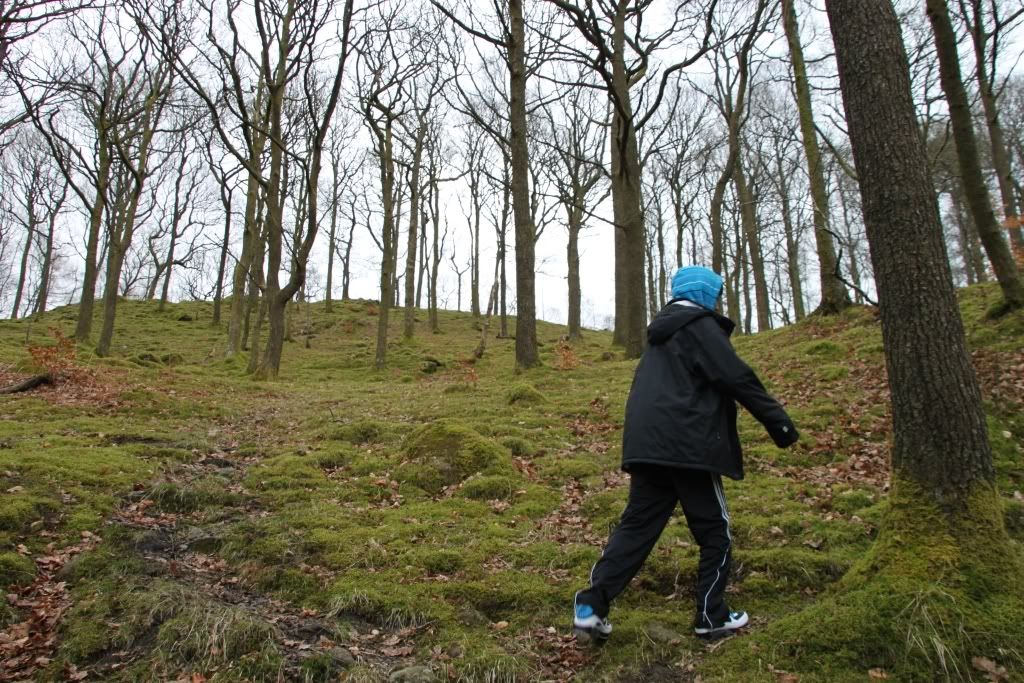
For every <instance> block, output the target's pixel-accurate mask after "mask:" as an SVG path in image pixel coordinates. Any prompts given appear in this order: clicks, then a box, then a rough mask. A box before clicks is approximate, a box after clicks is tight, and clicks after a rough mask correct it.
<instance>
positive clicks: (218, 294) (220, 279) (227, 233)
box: [210, 184, 232, 325]
mask: <svg viewBox="0 0 1024 683" xmlns="http://www.w3.org/2000/svg"><path fill="white" fill-rule="evenodd" d="M231 195H232V192H231V190H230V189H228V188H227V187H225V185H224V184H222V185H221V187H220V198H221V205H222V206H223V207H224V236H223V237H222V238H221V240H222V241H221V245H220V260H218V262H217V283H216V285H215V289H214V292H213V318H212V319H211V321H210V324H211V325H220V315H221V306H222V302H223V300H224V273H225V272H227V265H228V244H229V243H230V241H231Z"/></svg>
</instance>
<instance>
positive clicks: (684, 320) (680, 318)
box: [647, 299, 736, 345]
mask: <svg viewBox="0 0 1024 683" xmlns="http://www.w3.org/2000/svg"><path fill="white" fill-rule="evenodd" d="M678 301H680V299H673V300H672V301H670V302H669V303H668V304H667V305H666V306H665V308H663V309H661V311H660V312H659V313H658V315H656V316H655V317H654V320H652V321H651V324H650V325H648V326H647V343H648V344H652V345H657V344H664V343H665V342H667V341H668V340H669V339H671V338H672V335H673V334H675V333H676V332H677V331H678V330H680V329H681V328H683V327H686V326H687V325H689V324H690V323H692V322H693V321H694V320H697V319H698V318H703V317H705V316H711V317H712V318H714V319H715V322H716V323H718V325H719V326H720V327H721V328H722V329H723V330H724V331H725V333H726V334H727V335H728V334H732V331H733V328H734V327H736V325H735V324H734V323H733V322H732V321H731V320H729V319H728V318H726V317H725V316H722V315H718V314H717V313H715V312H714V311H709V310H708V309H706V308H703V307H698V306H687V305H685V304H683V305H679V304H678V303H677V302H678Z"/></svg>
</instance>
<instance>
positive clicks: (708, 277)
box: [672, 266, 722, 310]
mask: <svg viewBox="0 0 1024 683" xmlns="http://www.w3.org/2000/svg"><path fill="white" fill-rule="evenodd" d="M721 293H722V276H721V275H719V274H718V273H716V272H715V271H713V270H711V269H710V268H705V267H703V266H686V267H685V268H680V269H679V270H677V271H676V274H675V275H673V276H672V298H673V299H686V300H687V301H692V302H693V303H695V304H699V305H700V306H703V307H704V308H707V309H709V310H713V309H714V308H715V304H716V303H717V302H718V297H719V295H720V294H721Z"/></svg>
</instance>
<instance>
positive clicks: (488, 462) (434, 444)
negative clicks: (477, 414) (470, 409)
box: [396, 420, 512, 493]
mask: <svg viewBox="0 0 1024 683" xmlns="http://www.w3.org/2000/svg"><path fill="white" fill-rule="evenodd" d="M404 452H405V456H406V459H407V463H406V464H405V465H403V466H402V467H400V468H399V469H398V471H397V473H396V478H398V480H399V481H408V482H411V483H413V484H415V485H416V486H419V487H420V488H422V489H424V490H425V491H428V492H430V493H438V492H439V491H440V490H441V489H442V488H444V487H445V486H450V485H452V484H455V483H458V482H460V481H462V480H464V479H466V478H467V477H468V476H469V475H471V474H474V473H476V472H483V473H486V474H503V473H511V471H512V466H511V465H512V464H511V460H510V458H509V455H508V452H507V451H506V450H505V449H503V448H502V447H501V446H499V445H498V444H496V443H494V442H493V441H490V440H488V439H485V438H484V437H482V436H480V434H478V433H477V432H475V431H473V430H472V429H470V428H469V427H467V426H465V425H462V424H459V423H457V422H452V421H446V420H440V421H438V422H434V423H432V424H429V425H424V426H422V427H420V428H419V429H418V430H416V431H415V432H413V433H412V434H411V435H410V436H409V439H408V441H407V442H406V444H405V448H404Z"/></svg>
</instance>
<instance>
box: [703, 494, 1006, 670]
mask: <svg viewBox="0 0 1024 683" xmlns="http://www.w3.org/2000/svg"><path fill="white" fill-rule="evenodd" d="M924 500H925V498H924V496H923V494H920V492H919V491H918V490H917V489H916V488H915V487H914V486H913V485H912V484H910V483H908V482H906V481H902V480H897V481H896V482H894V489H893V493H892V494H891V498H890V511H889V513H888V515H887V516H886V518H885V522H884V525H883V528H882V530H881V532H880V534H879V537H878V540H877V541H876V542H875V544H874V545H873V546H872V548H871V550H870V551H869V552H868V553H867V554H866V555H865V556H864V557H863V558H862V559H861V560H860V561H859V562H857V563H856V564H855V565H854V566H853V568H852V569H851V570H850V571H849V572H848V573H847V574H846V575H845V576H844V577H843V578H842V579H841V580H840V581H839V582H838V583H837V584H836V586H835V587H834V588H833V589H832V590H831V591H829V592H828V593H826V594H825V595H824V596H823V597H822V598H821V599H820V600H819V601H817V602H816V603H814V604H813V605H811V606H810V607H808V608H807V609H805V610H803V611H801V612H798V613H796V614H794V615H791V616H789V617H786V618H784V619H781V620H779V621H778V622H776V623H774V624H772V625H770V626H769V627H768V628H767V629H765V630H764V631H762V632H760V633H758V634H756V635H755V636H754V637H752V638H744V639H741V640H739V641H737V642H736V643H735V644H734V645H733V646H732V647H731V648H730V649H729V651H728V652H726V653H725V654H724V656H723V657H722V659H721V660H719V661H718V662H716V663H715V665H714V666H713V669H714V671H713V672H709V673H713V675H714V679H715V680H726V681H732V680H737V681H738V680H744V681H746V680H761V679H764V680H774V674H773V673H772V671H780V670H782V671H787V672H793V673H794V674H795V675H797V676H799V679H800V680H801V681H803V680H821V681H835V680H854V679H855V678H856V677H857V676H858V675H859V676H860V678H859V679H858V680H864V677H865V676H866V675H867V672H868V671H869V670H872V669H875V670H881V671H883V672H885V673H886V675H887V677H888V678H890V679H892V680H899V681H922V682H923V681H935V680H974V679H975V678H977V677H978V676H976V674H977V673H978V672H977V671H976V670H975V666H974V664H973V663H972V659H974V658H977V657H984V658H987V659H989V660H991V661H994V662H996V664H997V665H998V666H1005V667H1006V669H1007V670H1009V671H1010V672H1011V673H1010V678H1009V679H1007V680H1018V679H1017V678H1014V676H1018V675H1021V674H1024V659H1022V658H1021V656H1020V655H1019V654H1017V653H1015V652H1013V651H1011V650H1007V649H1006V644H1007V643H1021V642H1024V558H1021V557H1020V553H1019V551H1018V550H1017V549H1016V547H1015V546H1014V545H1013V544H1012V543H1011V542H1009V541H1008V540H1007V537H1006V534H1005V530H1004V529H1003V525H1002V517H1001V510H1000V508H999V504H998V499H997V497H996V496H995V495H994V491H992V490H979V491H977V492H976V493H975V495H974V496H973V498H972V500H971V503H970V505H969V508H968V511H967V512H966V514H964V515H961V516H960V517H958V518H956V519H955V520H954V521H953V522H952V523H950V521H949V520H948V519H947V518H946V517H945V516H944V515H943V514H942V513H941V512H939V510H938V509H936V508H933V507H931V506H930V505H929V504H927V503H925V502H924ZM758 660H760V661H761V662H762V666H763V667H764V669H763V670H761V671H760V672H754V671H751V670H750V662H751V661H758Z"/></svg>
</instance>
